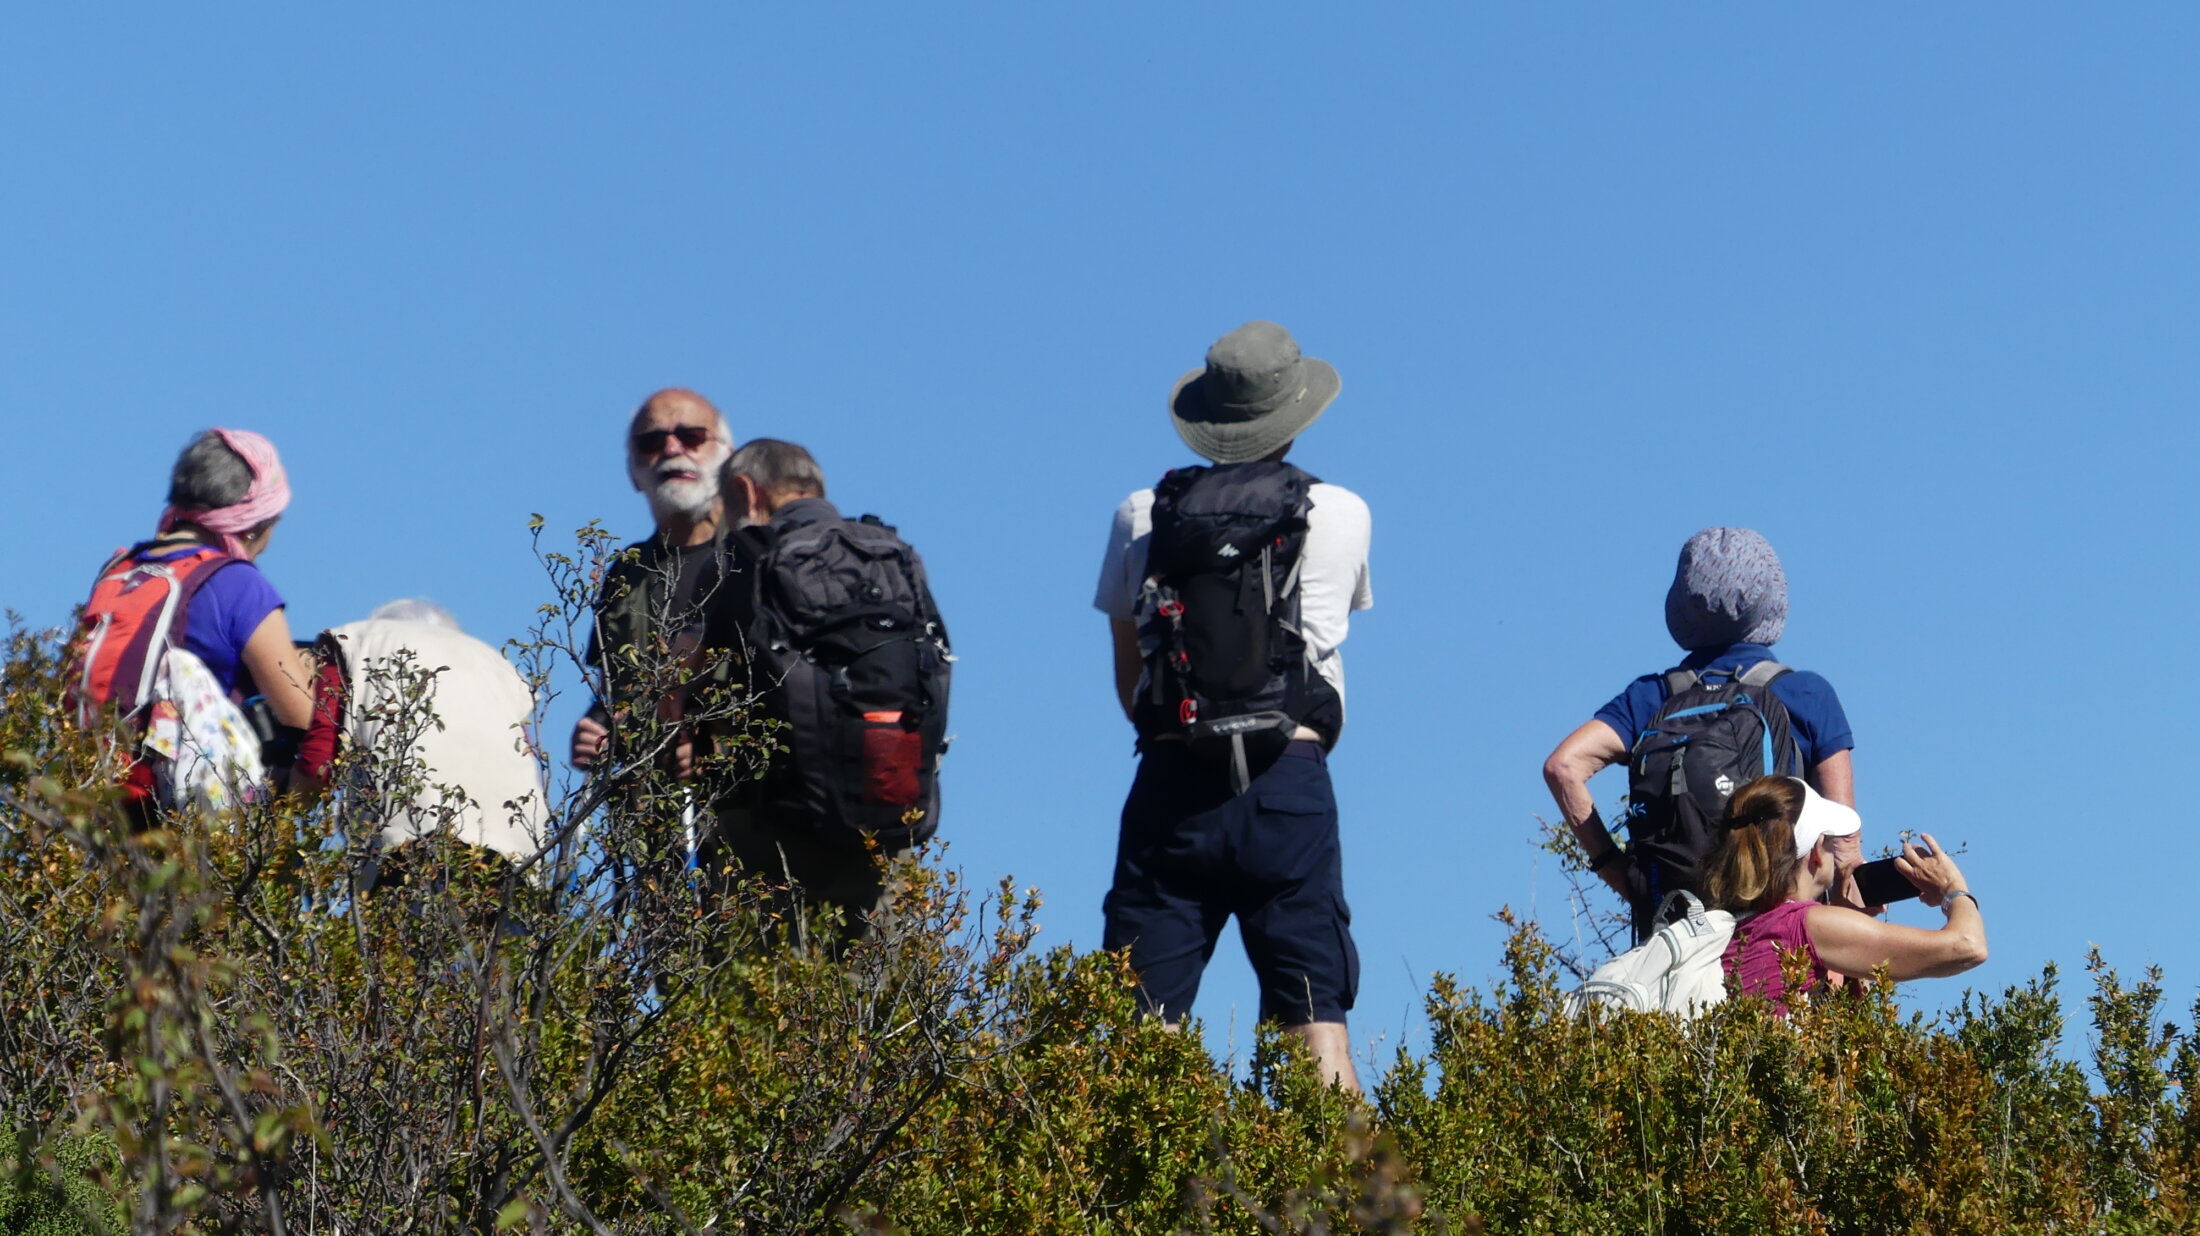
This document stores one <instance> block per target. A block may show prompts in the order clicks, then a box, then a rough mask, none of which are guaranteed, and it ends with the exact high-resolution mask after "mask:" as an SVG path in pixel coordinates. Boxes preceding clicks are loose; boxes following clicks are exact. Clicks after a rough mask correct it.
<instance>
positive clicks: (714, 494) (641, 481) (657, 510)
mask: <svg viewBox="0 0 2200 1236" xmlns="http://www.w3.org/2000/svg"><path fill="white" fill-rule="evenodd" d="M725 456H726V452H725V451H724V450H722V449H721V450H718V451H713V452H712V458H709V459H695V460H690V461H685V462H683V461H681V460H666V461H665V462H664V463H663V464H661V465H659V468H661V469H662V470H663V471H664V472H697V473H700V475H699V476H697V477H696V478H695V479H694V480H692V481H684V480H671V479H667V478H663V477H660V476H659V474H658V470H656V469H652V468H649V467H648V466H646V465H644V464H642V463H639V462H636V463H633V464H630V465H629V466H628V468H627V474H628V475H629V476H631V477H632V478H633V479H634V484H635V485H636V487H638V488H639V489H640V490H641V491H642V493H643V495H644V496H645V497H647V498H648V499H649V512H650V514H652V515H654V516H656V517H657V522H658V523H664V522H666V521H668V520H672V519H701V518H703V517H704V516H706V515H708V514H710V513H711V510H712V508H713V507H715V506H716V505H717V503H718V468H719V465H721V464H723V463H724V462H725Z"/></svg>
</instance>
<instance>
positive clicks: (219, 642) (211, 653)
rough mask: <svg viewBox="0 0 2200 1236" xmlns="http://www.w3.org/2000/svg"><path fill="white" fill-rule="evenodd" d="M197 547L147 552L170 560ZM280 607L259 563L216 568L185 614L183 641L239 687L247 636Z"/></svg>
mask: <svg viewBox="0 0 2200 1236" xmlns="http://www.w3.org/2000/svg"><path fill="white" fill-rule="evenodd" d="M198 548H199V547H198V546H187V547H185V548H182V549H177V550H174V551H170V552H162V553H156V554H147V555H145V556H146V558H147V559H149V560H151V561H154V562H166V561H168V560H169V559H171V558H179V557H182V556H183V555H184V554H187V553H190V552H192V551H193V550H196V549H198ZM281 608H283V598H282V595H281V594H280V593H278V592H276V591H275V585H273V584H271V583H269V582H267V576H265V575H262V574H260V568H258V567H256V566H254V565H252V564H251V563H249V562H232V563H230V564H229V565H228V566H225V567H217V568H215V570H214V574H213V576H212V577H211V578H209V579H208V580H207V581H206V582H205V583H204V584H201V585H200V586H199V590H198V593H197V594H196V595H194V596H193V597H192V598H191V610H190V612H189V613H188V614H187V615H186V616H185V618H184V627H183V646H184V647H185V648H188V649H190V650H191V652H192V653H193V654H194V655H195V656H197V657H198V659H199V660H201V661H204V662H206V668H207V669H208V670H210V671H212V672H213V675H214V680H215V681H216V682H219V683H220V684H221V685H222V689H223V690H224V691H232V690H235V689H236V686H237V673H238V663H239V661H240V660H241V658H242V657H243V656H244V646H245V641H247V640H249V639H251V638H252V633H253V632H254V631H257V630H259V629H260V624H261V623H262V622H265V621H267V616H268V615H269V614H272V613H274V612H275V611H276V610H279V609H281Z"/></svg>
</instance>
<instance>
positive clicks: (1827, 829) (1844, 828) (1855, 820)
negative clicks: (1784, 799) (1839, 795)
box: [1788, 777, 1864, 858]
mask: <svg viewBox="0 0 2200 1236" xmlns="http://www.w3.org/2000/svg"><path fill="white" fill-rule="evenodd" d="M1788 780H1790V781H1793V782H1794V783H1795V784H1797V785H1799V786H1802V787H1803V813H1802V814H1801V815H1798V816H1796V817H1795V857H1797V858H1801V857H1803V856H1804V855H1805V854H1808V853H1810V848H1811V847H1812V846H1814V845H1817V844H1818V839H1819V838H1820V837H1849V836H1854V835H1855V834H1856V833H1858V832H1860V831H1862V830H1863V827H1864V817H1863V816H1860V815H1858V814H1856V808H1854V807H1851V806H1848V805H1847V804H1844V803H1837V802H1835V801H1833V800H1832V799H1830V798H1827V797H1826V796H1824V795H1822V794H1820V793H1819V792H1818V791H1816V790H1814V789H1812V788H1810V782H1808V781H1805V780H1803V779H1802V778H1801V777H1789V778H1788Z"/></svg>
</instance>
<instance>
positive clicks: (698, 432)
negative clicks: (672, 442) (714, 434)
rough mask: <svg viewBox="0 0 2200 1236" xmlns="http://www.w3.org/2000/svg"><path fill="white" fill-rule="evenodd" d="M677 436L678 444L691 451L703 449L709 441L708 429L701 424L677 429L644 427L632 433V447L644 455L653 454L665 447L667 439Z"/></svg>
mask: <svg viewBox="0 0 2200 1236" xmlns="http://www.w3.org/2000/svg"><path fill="white" fill-rule="evenodd" d="M671 438H678V439H679V440H680V445H682V446H684V447H686V448H688V449H689V450H691V451H699V450H701V449H703V444H704V443H706V442H708V441H710V438H711V433H710V430H708V429H705V428H704V427H702V426H701V425H682V426H680V427H679V428H678V429H645V430H643V431H642V432H640V433H638V434H635V435H634V449H635V450H637V451H639V452H641V453H642V454H644V455H655V454H658V453H660V452H662V451H663V450H664V449H665V442H666V440H667V439H671Z"/></svg>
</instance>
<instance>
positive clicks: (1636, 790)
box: [1627, 661, 1803, 938]
mask: <svg viewBox="0 0 2200 1236" xmlns="http://www.w3.org/2000/svg"><path fill="white" fill-rule="evenodd" d="M1714 672H1715V673H1717V674H1719V679H1718V681H1716V682H1713V681H1707V680H1706V679H1705V678H1704V676H1703V675H1702V674H1699V673H1698V672H1696V671H1695V670H1689V669H1675V670H1668V671H1666V675H1665V687H1666V693H1667V694H1666V700H1665V704H1664V706H1663V707H1661V708H1659V709H1658V714H1657V716H1656V717H1654V718H1653V719H1652V720H1651V722H1650V724H1649V725H1648V726H1647V727H1646V728H1644V730H1643V731H1642V733H1641V735H1640V736H1638V737H1637V738H1636V739H1635V747H1634V750H1633V752H1632V753H1630V756H1629V759H1628V764H1627V804H1628V805H1627V833H1628V838H1629V843H1628V852H1629V853H1630V854H1631V855H1632V856H1633V862H1632V863H1631V864H1630V866H1631V867H1632V869H1633V871H1632V877H1631V881H1630V882H1631V890H1630V891H1631V892H1632V894H1633V895H1632V896H1631V897H1630V900H1631V901H1632V902H1633V904H1634V911H1635V934H1636V936H1637V938H1644V937H1646V936H1647V935H1648V933H1649V932H1650V931H1652V930H1655V929H1656V924H1654V923H1652V922H1650V921H1649V919H1650V916H1651V912H1652V910H1653V908H1654V907H1656V906H1657V905H1658V904H1659V903H1660V902H1662V901H1663V900H1664V899H1665V897H1666V896H1667V895H1668V894H1670V893H1672V892H1674V891H1675V890H1686V891H1687V892H1690V893H1694V894H1696V895H1698V896H1701V895H1702V894H1703V891H1704V890H1703V860H1704V859H1705V858H1706V857H1708V856H1709V855H1710V853H1711V850H1712V847H1713V845H1715V844H1716V843H1717V841H1718V839H1719V826H1720V821H1721V820H1723V819H1724V818H1725V817H1726V802H1727V799H1729V798H1731V797H1733V794H1734V791H1736V790H1738V789H1740V788H1741V787H1743V786H1745V785H1747V784H1749V783H1750V782H1752V781H1754V780H1756V779H1757V778H1759V777H1763V776H1768V775H1782V776H1801V775H1802V774H1803V755H1802V748H1801V747H1800V746H1799V745H1798V744H1797V743H1796V741H1795V728H1794V723H1793V721H1792V720H1791V719H1790V718H1789V717H1788V711H1787V706H1786V705H1785V704H1782V703H1781V702H1780V697H1778V696H1777V695H1774V694H1773V693H1772V684H1773V682H1774V681H1776V680H1778V679H1779V678H1780V677H1781V676H1782V675H1784V674H1787V673H1789V672H1791V671H1790V670H1789V669H1788V667H1787V666H1785V665H1782V664H1780V663H1779V662H1777V661H1759V662H1757V663H1756V664H1755V665H1752V666H1750V667H1749V668H1748V669H1746V670H1744V671H1742V672H1741V673H1739V674H1733V673H1728V672H1724V671H1714Z"/></svg>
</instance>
